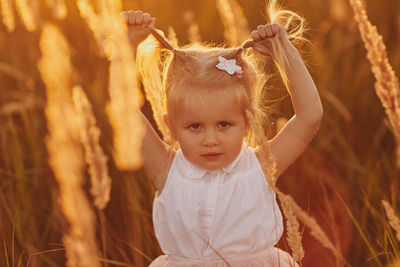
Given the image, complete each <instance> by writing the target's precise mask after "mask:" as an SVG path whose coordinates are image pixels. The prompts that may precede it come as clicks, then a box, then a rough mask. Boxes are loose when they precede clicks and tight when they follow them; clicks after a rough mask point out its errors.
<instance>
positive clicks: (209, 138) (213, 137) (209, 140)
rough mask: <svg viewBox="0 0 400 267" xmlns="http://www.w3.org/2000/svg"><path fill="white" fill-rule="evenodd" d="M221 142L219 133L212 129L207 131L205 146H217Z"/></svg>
mask: <svg viewBox="0 0 400 267" xmlns="http://www.w3.org/2000/svg"><path fill="white" fill-rule="evenodd" d="M218 143H219V141H218V137H217V133H216V132H215V131H212V130H208V131H206V132H205V136H204V141H203V145H204V146H215V145H217V144H218Z"/></svg>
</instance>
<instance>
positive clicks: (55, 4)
mask: <svg viewBox="0 0 400 267" xmlns="http://www.w3.org/2000/svg"><path fill="white" fill-rule="evenodd" d="M46 3H47V5H48V6H49V7H50V8H51V9H52V10H53V16H54V17H55V18H57V19H64V18H65V17H66V16H67V13H68V11H67V7H66V5H65V2H64V0H46Z"/></svg>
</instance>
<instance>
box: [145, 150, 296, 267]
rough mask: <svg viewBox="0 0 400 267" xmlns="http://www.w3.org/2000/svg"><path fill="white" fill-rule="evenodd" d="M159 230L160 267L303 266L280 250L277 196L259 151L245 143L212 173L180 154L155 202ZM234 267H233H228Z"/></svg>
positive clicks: (156, 262) (154, 211) (280, 225)
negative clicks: (256, 152)
mask: <svg viewBox="0 0 400 267" xmlns="http://www.w3.org/2000/svg"><path fill="white" fill-rule="evenodd" d="M153 223H154V231H155V234H156V237H157V239H158V242H159V244H160V247H161V250H162V251H163V253H164V254H165V255H162V256H160V257H158V258H157V259H156V260H154V261H153V262H152V263H151V265H150V266H151V267H156V266H174V267H180V266H182V267H183V266H213V267H214V266H215V267H217V266H218V267H224V266H235V267H236V266H260V267H264V266H298V265H297V264H296V263H295V262H294V260H293V259H292V258H291V256H290V255H289V254H288V253H286V252H284V251H282V250H280V249H277V248H274V245H276V243H277V242H278V241H279V239H280V237H281V235H282V231H283V224H282V214H281V212H280V210H279V207H278V205H277V203H276V195H275V192H274V191H273V190H272V189H271V188H270V186H269V184H268V182H267V181H266V179H265V176H264V173H263V171H262V168H261V165H260V163H259V161H258V158H257V156H256V155H255V153H254V149H253V148H251V147H247V146H246V144H243V146H242V149H241V151H240V153H239V155H238V156H237V157H236V159H235V160H234V161H233V162H232V163H231V164H229V165H228V166H227V167H225V168H222V169H220V170H216V171H208V170H205V169H202V168H199V167H197V166H195V165H193V164H192V163H191V162H190V161H188V160H187V159H186V158H185V156H184V154H183V153H182V151H181V150H177V151H176V154H175V157H174V160H173V162H172V165H171V168H170V171H169V174H168V177H167V180H166V183H165V186H164V189H163V191H162V192H161V194H158V193H156V196H155V199H154V203H153ZM228 264H229V265H228Z"/></svg>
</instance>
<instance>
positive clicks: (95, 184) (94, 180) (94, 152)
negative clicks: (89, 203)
mask: <svg viewBox="0 0 400 267" xmlns="http://www.w3.org/2000/svg"><path fill="white" fill-rule="evenodd" d="M72 95H73V100H74V104H75V110H76V113H77V126H78V128H79V132H80V140H81V143H82V144H83V147H84V150H85V160H86V163H87V164H88V166H89V174H90V181H91V188H90V193H91V194H92V196H93V197H94V205H95V206H96V207H97V208H98V209H99V210H101V209H104V208H105V206H106V205H107V203H108V201H109V200H110V191H111V179H110V177H109V176H108V168H107V158H106V156H105V155H104V152H103V149H102V148H101V146H100V144H99V136H100V130H99V129H98V128H97V126H96V118H95V116H94V115H93V112H92V107H91V105H90V102H89V100H88V99H87V97H86V95H85V93H84V91H83V89H82V88H81V87H80V86H75V87H74V88H73V89H72Z"/></svg>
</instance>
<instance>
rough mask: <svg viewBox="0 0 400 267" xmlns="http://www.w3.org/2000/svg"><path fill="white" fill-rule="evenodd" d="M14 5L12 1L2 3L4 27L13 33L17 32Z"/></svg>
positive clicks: (2, 1) (0, 6)
mask: <svg viewBox="0 0 400 267" xmlns="http://www.w3.org/2000/svg"><path fill="white" fill-rule="evenodd" d="M12 3H13V2H12V1H11V0H1V1H0V10H1V17H2V21H3V24H4V26H6V28H7V31H8V32H13V31H14V30H15V18H14V13H13V8H12V6H13V4H12Z"/></svg>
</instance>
